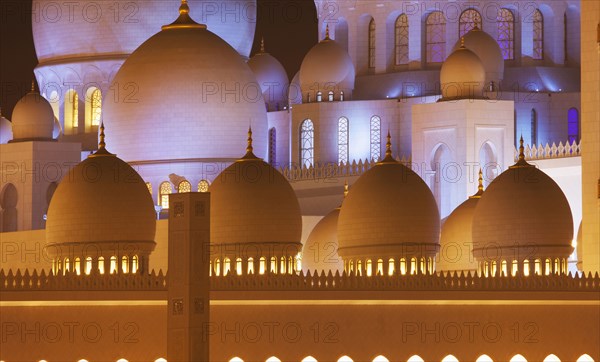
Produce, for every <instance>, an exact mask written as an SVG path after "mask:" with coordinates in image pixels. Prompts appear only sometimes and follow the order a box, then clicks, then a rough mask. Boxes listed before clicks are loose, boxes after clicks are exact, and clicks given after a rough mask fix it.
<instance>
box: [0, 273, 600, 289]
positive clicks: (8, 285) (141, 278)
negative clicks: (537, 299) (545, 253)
mask: <svg viewBox="0 0 600 362" xmlns="http://www.w3.org/2000/svg"><path fill="white" fill-rule="evenodd" d="M210 281H211V290H213V291H581V292H588V291H589V292H598V291H600V276H599V275H598V273H596V274H595V275H592V274H591V273H589V274H588V275H585V274H582V275H579V274H576V275H574V276H573V275H564V274H563V275H554V274H553V275H544V276H542V275H530V276H523V275H516V276H496V277H486V276H484V275H480V274H477V273H463V272H460V273H438V274H434V275H405V276H399V275H396V276H385V275H376V276H370V277H368V276H357V275H354V274H346V273H345V272H344V273H342V274H339V273H338V272H336V273H335V274H332V273H331V272H329V273H328V274H325V273H324V272H321V274H318V273H317V272H314V273H311V272H307V273H306V274H305V273H303V272H299V273H298V274H264V275H261V274H250V275H236V274H234V273H230V274H228V275H227V276H212V277H211V278H210ZM167 289H168V286H167V276H166V275H164V274H163V272H162V271H159V272H158V274H156V273H155V272H154V271H152V273H151V274H91V275H77V274H74V273H70V274H66V275H62V274H58V275H54V274H52V273H50V274H46V272H45V271H42V272H41V273H38V272H37V271H33V273H29V271H28V270H26V271H25V272H24V273H22V272H21V271H20V270H17V272H16V273H13V272H12V270H10V271H9V272H8V274H6V273H5V272H4V270H0V291H2V292H10V291H15V292H23V291H74V290H77V291H82V290H83V291H165V290H167Z"/></svg>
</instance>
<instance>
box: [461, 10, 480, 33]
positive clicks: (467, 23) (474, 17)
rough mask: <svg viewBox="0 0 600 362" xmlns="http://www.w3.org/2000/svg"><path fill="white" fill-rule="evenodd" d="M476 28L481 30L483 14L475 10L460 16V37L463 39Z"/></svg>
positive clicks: (464, 12) (466, 11)
mask: <svg viewBox="0 0 600 362" xmlns="http://www.w3.org/2000/svg"><path fill="white" fill-rule="evenodd" d="M475 27H478V28H479V29H481V28H482V26H481V14H480V13H479V11H477V10H475V9H467V10H465V11H463V12H462V14H460V19H459V20H458V37H459V38H462V37H463V36H465V34H467V33H468V32H470V31H471V30H473V29H474V28H475Z"/></svg>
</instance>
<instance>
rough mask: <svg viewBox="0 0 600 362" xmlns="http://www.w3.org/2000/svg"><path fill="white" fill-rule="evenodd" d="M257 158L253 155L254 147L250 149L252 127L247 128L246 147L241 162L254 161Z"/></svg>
mask: <svg viewBox="0 0 600 362" xmlns="http://www.w3.org/2000/svg"><path fill="white" fill-rule="evenodd" d="M257 158H258V157H256V156H255V155H254V147H252V127H248V145H247V146H246V154H245V155H244V157H242V158H241V159H242V160H255V159H257Z"/></svg>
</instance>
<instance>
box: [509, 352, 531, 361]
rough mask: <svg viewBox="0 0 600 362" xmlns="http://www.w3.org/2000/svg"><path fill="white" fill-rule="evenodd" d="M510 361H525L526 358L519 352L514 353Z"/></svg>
mask: <svg viewBox="0 0 600 362" xmlns="http://www.w3.org/2000/svg"><path fill="white" fill-rule="evenodd" d="M510 362H527V359H526V358H525V357H523V356H521V355H520V354H517V355H514V356H513V358H511V359H510Z"/></svg>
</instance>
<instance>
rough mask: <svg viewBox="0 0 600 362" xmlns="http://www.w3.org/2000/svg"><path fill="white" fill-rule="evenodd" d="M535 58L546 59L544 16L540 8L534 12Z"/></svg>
mask: <svg viewBox="0 0 600 362" xmlns="http://www.w3.org/2000/svg"><path fill="white" fill-rule="evenodd" d="M533 59H544V16H543V15H542V12H541V11H540V10H539V9H536V10H535V11H534V12H533Z"/></svg>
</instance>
